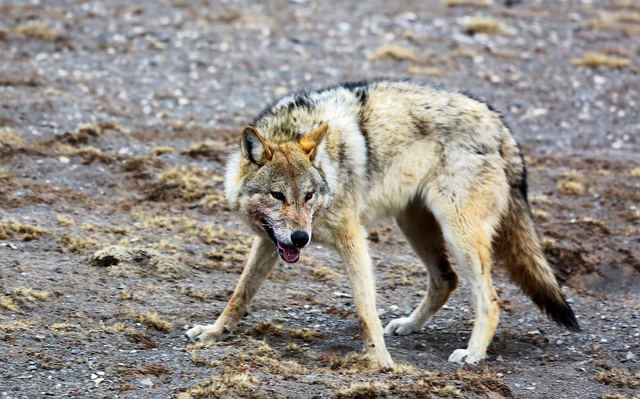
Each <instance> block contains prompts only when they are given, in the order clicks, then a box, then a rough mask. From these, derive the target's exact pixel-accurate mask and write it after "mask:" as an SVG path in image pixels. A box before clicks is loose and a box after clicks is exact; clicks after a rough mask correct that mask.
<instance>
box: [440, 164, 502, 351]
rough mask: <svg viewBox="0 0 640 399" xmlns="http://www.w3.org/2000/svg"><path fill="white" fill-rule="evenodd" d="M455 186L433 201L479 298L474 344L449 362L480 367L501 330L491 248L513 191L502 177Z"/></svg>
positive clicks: (451, 248) (442, 189)
mask: <svg viewBox="0 0 640 399" xmlns="http://www.w3.org/2000/svg"><path fill="white" fill-rule="evenodd" d="M498 176H500V175H498ZM487 177H491V176H490V175H489V174H488V176H487ZM450 180H452V179H450ZM487 180H488V179H487ZM454 183H455V181H454V182H449V185H448V187H445V186H440V187H434V189H433V190H431V191H430V194H431V195H429V194H428V195H427V200H428V203H429V207H430V209H431V210H432V211H433V214H434V215H435V217H436V219H437V220H438V223H439V224H440V227H441V228H442V232H443V236H444V239H445V242H446V245H447V249H448V250H449V253H450V254H451V255H452V256H453V257H454V259H455V260H456V264H457V265H458V266H459V267H460V268H461V271H462V272H463V274H465V275H466V277H467V280H468V281H469V284H470V287H471V291H472V294H473V299H474V301H473V302H474V310H475V321H474V324H473V331H472V333H471V338H470V340H469V344H468V346H467V348H466V349H458V350H456V351H454V352H453V354H451V356H450V357H449V361H450V362H455V363H462V362H466V363H477V362H478V361H480V360H483V359H484V358H485V355H486V352H487V347H488V346H489V343H490V342H491V340H492V339H493V335H494V334H495V331H496V328H497V326H498V318H499V314H500V306H499V302H498V296H497V295H496V292H495V290H494V288H493V283H492V279H491V264H492V261H491V244H492V239H493V235H494V232H495V229H496V227H497V226H498V225H499V223H500V220H501V218H502V214H503V213H504V209H505V207H506V201H505V200H504V199H506V198H507V195H506V194H504V195H501V193H503V192H508V186H507V185H506V184H500V180H499V179H496V180H495V181H494V184H483V185H482V186H479V187H475V188H474V189H472V190H469V191H466V192H462V191H458V192H456V191H452V188H455V187H456V185H455V184H454ZM458 186H462V185H461V184H459V185H458Z"/></svg>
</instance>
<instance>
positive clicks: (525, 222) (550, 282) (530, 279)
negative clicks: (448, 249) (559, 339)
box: [494, 159, 580, 331]
mask: <svg viewBox="0 0 640 399" xmlns="http://www.w3.org/2000/svg"><path fill="white" fill-rule="evenodd" d="M518 166H520V168H521V169H520V173H518V174H517V175H518V179H515V178H514V179H513V180H516V181H512V189H511V194H510V198H509V210H508V212H507V214H506V215H505V217H504V219H503V221H502V225H501V231H500V233H499V234H498V235H497V236H496V238H497V239H496V241H495V243H494V249H495V254H496V256H497V258H498V259H500V260H502V261H503V263H504V264H505V266H506V268H507V270H508V272H509V274H510V276H511V279H512V280H513V281H514V282H515V283H516V284H517V285H518V286H519V287H520V288H521V289H522V291H523V292H524V293H525V294H526V295H527V296H529V298H531V299H532V300H533V302H534V303H535V304H536V305H538V307H539V308H540V309H541V310H542V311H543V312H544V313H546V314H547V315H548V316H549V318H550V319H552V320H553V321H555V322H556V323H558V324H561V325H563V326H565V327H566V328H568V329H569V330H572V331H580V326H579V325H578V321H577V320H576V317H575V315H574V313H573V310H572V309H571V307H570V306H569V304H568V303H567V301H566V300H565V298H564V295H562V291H560V287H559V286H558V282H557V281H556V278H555V276H554V274H553V271H552V269H551V267H550V266H549V264H548V263H547V261H546V259H545V257H544V254H543V252H542V247H541V246H540V241H539V240H538V236H537V235H536V231H535V228H534V225H533V220H532V219H531V214H530V211H529V205H528V203H527V188H526V170H525V169H524V163H523V162H522V159H520V165H518ZM514 177H515V176H514ZM510 180H511V179H510Z"/></svg>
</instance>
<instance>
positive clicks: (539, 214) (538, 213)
mask: <svg viewBox="0 0 640 399" xmlns="http://www.w3.org/2000/svg"><path fill="white" fill-rule="evenodd" d="M531 213H532V214H533V216H535V217H537V218H541V219H549V218H550V217H551V214H550V213H549V212H547V211H543V210H542V209H538V208H531Z"/></svg>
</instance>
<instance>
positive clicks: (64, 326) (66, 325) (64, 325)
mask: <svg viewBox="0 0 640 399" xmlns="http://www.w3.org/2000/svg"><path fill="white" fill-rule="evenodd" d="M49 328H50V329H51V330H54V331H58V330H71V329H75V328H78V326H77V325H75V324H70V323H54V324H52V325H50V326H49Z"/></svg>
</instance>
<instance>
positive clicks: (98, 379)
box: [93, 378, 104, 386]
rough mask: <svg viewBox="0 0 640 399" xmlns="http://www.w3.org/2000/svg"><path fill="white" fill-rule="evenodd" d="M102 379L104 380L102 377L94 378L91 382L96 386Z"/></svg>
mask: <svg viewBox="0 0 640 399" xmlns="http://www.w3.org/2000/svg"><path fill="white" fill-rule="evenodd" d="M102 381H104V378H96V379H95V380H94V381H93V382H94V383H95V384H96V386H98V385H100V383H101V382H102Z"/></svg>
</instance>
